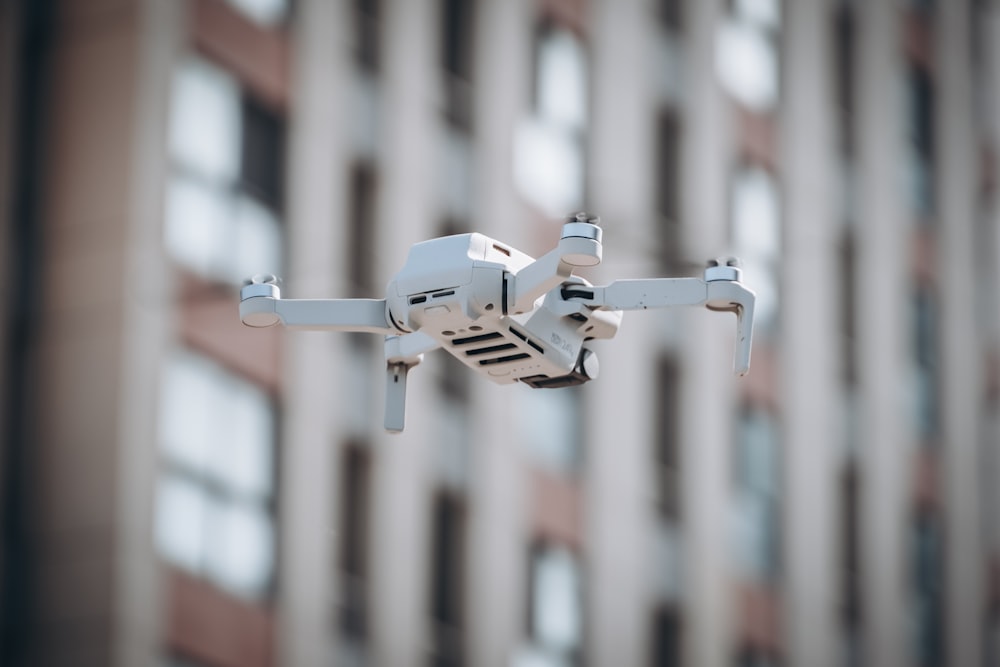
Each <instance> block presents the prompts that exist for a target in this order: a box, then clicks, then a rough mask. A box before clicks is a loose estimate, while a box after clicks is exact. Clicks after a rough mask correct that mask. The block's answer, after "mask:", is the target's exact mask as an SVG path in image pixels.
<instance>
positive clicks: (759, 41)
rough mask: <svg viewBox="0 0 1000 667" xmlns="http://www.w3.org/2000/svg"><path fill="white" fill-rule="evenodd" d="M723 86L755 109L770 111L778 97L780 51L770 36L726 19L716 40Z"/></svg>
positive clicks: (734, 96)
mask: <svg viewBox="0 0 1000 667" xmlns="http://www.w3.org/2000/svg"><path fill="white" fill-rule="evenodd" d="M715 59H716V67H717V69H718V76H719V81H720V83H721V84H722V87H723V88H724V89H725V90H726V92H728V93H729V94H730V95H732V96H733V98H734V99H735V100H736V101H738V102H739V103H740V104H742V105H744V106H746V107H747V108H748V109H751V110H753V111H768V110H770V109H771V108H773V107H774V104H775V102H776V101H777V99H778V54H777V51H776V49H775V46H774V44H773V43H772V42H771V40H770V39H769V38H768V37H767V35H766V34H765V33H763V32H761V31H760V30H758V29H756V28H754V27H753V26H751V25H749V24H746V23H740V22H736V21H731V20H730V21H726V22H725V23H724V24H723V25H722V26H721V27H720V28H719V34H718V38H717V41H716V53H715Z"/></svg>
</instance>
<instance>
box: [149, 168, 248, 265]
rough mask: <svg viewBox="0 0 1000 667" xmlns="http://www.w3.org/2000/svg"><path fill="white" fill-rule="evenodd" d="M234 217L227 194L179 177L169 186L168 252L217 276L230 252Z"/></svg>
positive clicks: (166, 223) (165, 239) (167, 202)
mask: <svg viewBox="0 0 1000 667" xmlns="http://www.w3.org/2000/svg"><path fill="white" fill-rule="evenodd" d="M230 217H231V209H230V202H229V200H228V199H227V197H226V194H225V192H224V191H221V190H218V189H216V188H213V187H211V186H209V185H207V184H205V183H203V182H198V181H195V180H193V179H191V178H187V177H184V176H179V175H175V176H174V177H173V178H171V180H170V183H169V184H168V185H167V201H166V215H165V220H164V243H165V245H166V247H167V251H168V252H169V253H170V256H171V257H173V258H174V259H176V260H177V261H178V262H180V263H182V264H183V265H185V266H187V267H188V268H190V269H192V270H194V271H197V272H198V273H201V274H203V275H214V274H217V273H218V271H219V262H220V257H222V256H224V255H223V253H225V252H229V251H228V250H227V249H228V248H229V247H230V241H229V240H228V239H227V234H226V231H227V228H228V226H229V224H230ZM260 272H261V271H255V273H260Z"/></svg>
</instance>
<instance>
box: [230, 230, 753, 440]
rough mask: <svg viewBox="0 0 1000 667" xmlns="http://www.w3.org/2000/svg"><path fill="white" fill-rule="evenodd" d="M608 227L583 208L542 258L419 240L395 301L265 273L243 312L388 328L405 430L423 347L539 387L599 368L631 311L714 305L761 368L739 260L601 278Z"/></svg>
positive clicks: (265, 319) (484, 242)
mask: <svg viewBox="0 0 1000 667" xmlns="http://www.w3.org/2000/svg"><path fill="white" fill-rule="evenodd" d="M601 250H602V247H601V229H600V227H598V226H597V225H596V219H594V218H589V217H588V216H587V215H586V214H578V215H577V216H576V217H575V218H572V219H571V220H570V221H569V222H567V223H566V224H565V225H564V226H563V232H562V238H561V239H560V241H559V244H558V245H557V246H556V248H555V249H553V250H552V251H551V252H549V253H547V254H545V255H543V256H542V257H540V258H538V259H537V260H535V259H532V258H531V257H529V256H528V255H526V254H524V253H522V252H520V251H518V250H516V249H514V248H512V247H510V246H508V245H506V244H503V243H500V242H499V241H495V240H493V239H491V238H489V237H487V236H484V235H482V234H476V233H473V234H459V235H455V236H446V237H442V238H437V239H432V240H430V241H424V242H422V243H417V244H416V245H414V246H413V247H412V248H411V250H410V254H409V256H408V257H407V261H406V264H405V265H404V266H403V268H402V270H401V271H400V272H399V273H398V274H396V276H395V277H394V278H393V279H392V281H391V282H390V283H389V285H388V287H387V289H386V298H385V299H282V298H281V295H280V292H279V290H278V287H277V285H275V284H274V282H275V281H274V279H273V278H272V277H270V276H265V277H260V278H255V279H254V281H253V282H252V284H250V285H247V286H245V287H244V288H243V289H242V291H241V293H240V298H241V300H240V318H241V319H242V321H243V323H244V324H246V325H247V326H251V327H266V326H271V325H274V324H278V323H279V322H280V323H283V324H284V325H285V326H288V327H291V328H297V329H313V330H325V331H362V332H369V333H380V334H384V335H385V336H386V339H385V357H386V370H387V379H386V415H385V428H386V430H389V431H392V432H398V431H401V430H402V429H403V422H404V412H405V397H406V375H407V372H408V371H409V369H410V368H412V367H413V366H415V365H417V364H419V363H420V361H421V360H422V359H423V355H424V353H426V352H430V351H432V350H435V349H437V348H443V349H444V350H445V351H447V352H449V353H450V354H451V355H452V356H454V357H455V358H456V359H458V360H459V361H461V362H462V363H464V364H465V365H466V366H468V367H469V368H471V369H473V370H475V371H478V372H480V373H481V374H482V375H484V376H486V377H487V378H489V379H490V380H492V381H493V382H497V383H500V384H509V383H514V382H518V381H520V382H523V383H525V384H527V385H529V386H532V387H535V388H558V387H567V386H572V385H577V384H582V383H584V382H587V381H588V380H592V379H594V378H595V377H597V372H598V364H597V357H596V355H594V353H593V352H592V351H591V350H590V349H589V348H588V347H587V345H586V343H587V342H588V341H590V340H592V339H608V338H612V337H614V335H615V334H616V333H617V332H618V327H619V325H620V324H621V320H622V311H623V310H645V309H648V308H662V307H669V306H679V305H705V306H707V307H708V308H710V309H713V310H722V311H729V312H734V313H736V315H737V336H736V353H735V357H734V367H735V370H736V372H737V373H739V374H741V375H742V374H744V373H746V372H747V370H748V369H749V366H750V344H751V335H752V324H753V305H754V294H753V292H751V291H750V290H748V289H747V288H745V287H744V286H743V285H742V284H741V283H740V272H739V269H737V268H736V267H735V266H734V265H733V263H732V262H731V263H730V264H729V265H722V266H720V265H719V264H718V263H717V262H714V263H710V266H709V268H708V269H706V271H705V278H704V280H702V279H700V278H657V279H649V280H619V281H615V282H613V283H611V284H610V285H607V286H604V287H595V286H593V285H590V283H588V282H587V281H585V280H583V279H582V278H580V277H579V276H575V275H573V272H574V271H575V270H576V269H577V268H581V267H586V266H594V265H596V264H599V263H600V261H601Z"/></svg>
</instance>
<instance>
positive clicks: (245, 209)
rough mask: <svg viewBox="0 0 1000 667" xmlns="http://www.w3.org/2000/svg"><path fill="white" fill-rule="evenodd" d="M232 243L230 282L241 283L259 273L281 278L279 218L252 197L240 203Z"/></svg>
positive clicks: (244, 197)
mask: <svg viewBox="0 0 1000 667" xmlns="http://www.w3.org/2000/svg"><path fill="white" fill-rule="evenodd" d="M231 241H232V242H233V243H234V245H233V246H232V247H231V249H230V250H229V251H228V252H229V253H231V254H230V257H229V260H230V261H228V262H226V265H227V266H228V267H231V269H230V274H229V276H228V278H229V279H230V280H232V281H233V282H236V283H238V282H240V281H242V280H244V279H246V278H248V277H250V276H252V275H254V274H257V273H271V274H273V275H281V273H282V271H281V257H282V243H281V226H280V224H279V222H278V218H277V217H276V216H275V214H274V213H273V212H272V211H271V210H269V209H268V208H267V207H265V206H263V205H262V204H260V203H259V202H257V201H256V200H254V199H253V198H252V197H248V196H246V195H243V196H240V197H239V198H238V199H237V200H236V225H235V229H234V230H233V234H232V238H231Z"/></svg>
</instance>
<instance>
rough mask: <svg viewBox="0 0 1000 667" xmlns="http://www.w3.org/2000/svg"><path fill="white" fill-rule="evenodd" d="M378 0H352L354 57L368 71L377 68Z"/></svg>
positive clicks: (378, 48) (379, 29)
mask: <svg viewBox="0 0 1000 667" xmlns="http://www.w3.org/2000/svg"><path fill="white" fill-rule="evenodd" d="M380 5H381V2H380V0H354V21H355V25H354V34H355V39H357V42H356V43H355V52H354V54H355V59H356V61H357V63H358V65H359V66H360V67H361V68H362V69H364V70H367V71H369V72H377V71H378V68H379V50H380V48H381V42H382V37H381V28H380V26H379V14H380V10H381V8H380Z"/></svg>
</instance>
